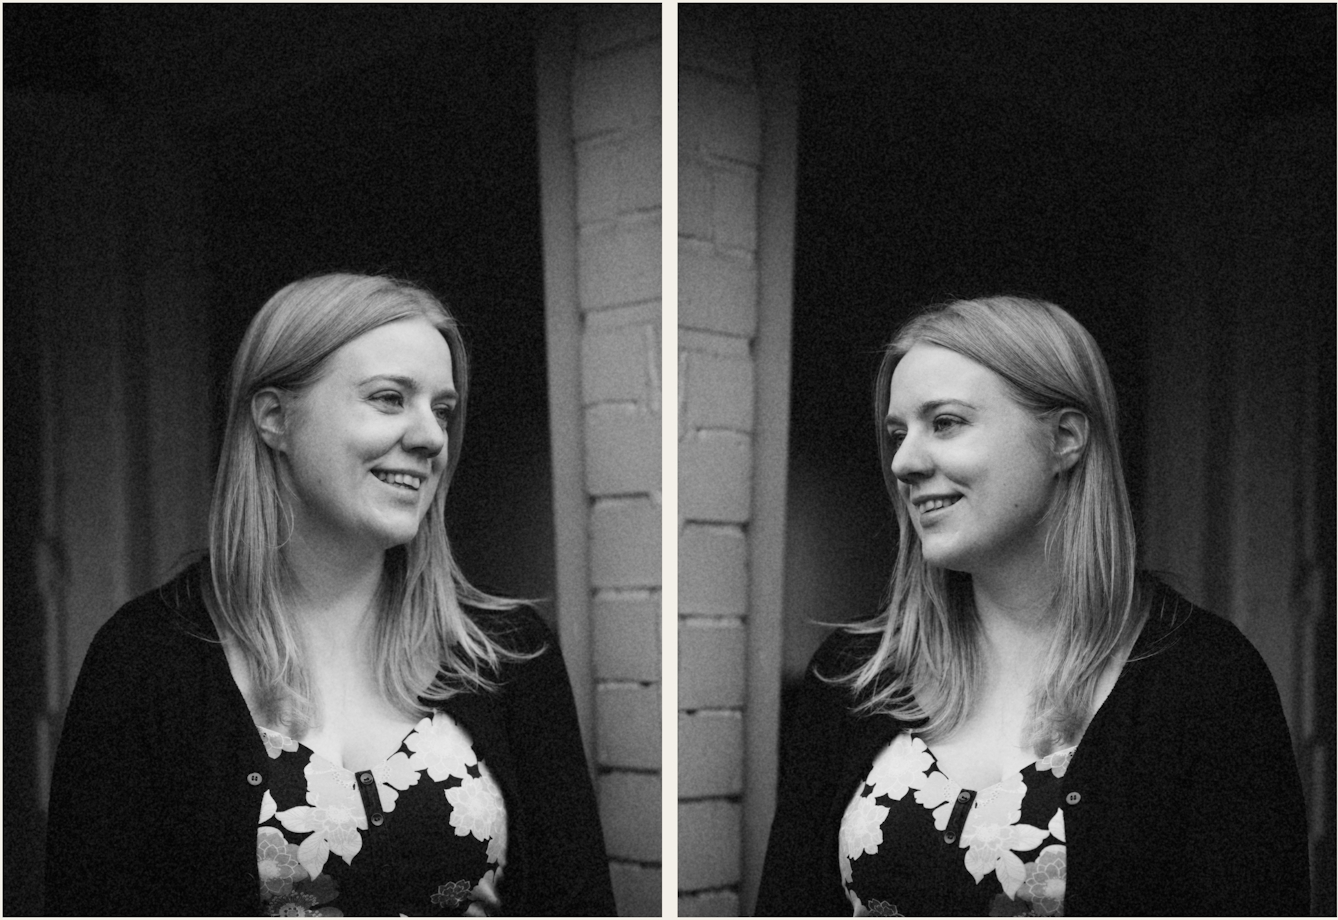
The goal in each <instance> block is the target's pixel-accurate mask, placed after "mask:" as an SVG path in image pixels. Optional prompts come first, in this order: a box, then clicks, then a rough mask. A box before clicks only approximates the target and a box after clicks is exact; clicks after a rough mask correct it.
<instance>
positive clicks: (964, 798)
mask: <svg viewBox="0 0 1338 920" xmlns="http://www.w3.org/2000/svg"><path fill="white" fill-rule="evenodd" d="M970 800H971V793H969V792H963V793H962V794H961V795H959V796H957V801H959V802H969V801H970Z"/></svg>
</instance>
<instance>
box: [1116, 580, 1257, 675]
mask: <svg viewBox="0 0 1338 920" xmlns="http://www.w3.org/2000/svg"><path fill="white" fill-rule="evenodd" d="M1147 595H1148V615H1147V621H1146V623H1145V624H1144V626H1143V632H1142V634H1141V635H1140V636H1139V638H1138V641H1137V642H1136V643H1135V645H1134V650H1133V655H1132V657H1133V658H1135V659H1139V658H1154V657H1157V656H1162V655H1165V656H1167V657H1168V658H1169V659H1173V660H1175V661H1177V662H1179V663H1186V662H1197V663H1199V664H1200V665H1201V666H1203V667H1209V666H1213V665H1216V664H1218V663H1220V662H1221V661H1222V660H1223V659H1227V658H1238V657H1241V656H1250V655H1257V654H1258V653H1257V652H1255V649H1254V646H1253V645H1252V644H1251V643H1250V640H1249V639H1247V638H1246V637H1245V635H1244V634H1243V633H1242V632H1241V631H1240V629H1239V628H1237V626H1236V625H1235V624H1234V623H1232V622H1231V621H1230V620H1227V619H1225V618H1223V617H1220V616H1218V615H1217V614H1215V613H1212V612H1211V611H1208V610H1205V609H1204V608H1202V607H1200V606H1198V605H1197V604H1195V603H1193V602H1191V601H1190V600H1188V599H1187V598H1185V597H1184V596H1183V595H1181V594H1180V593H1179V592H1177V591H1175V590H1174V589H1173V588H1171V587H1169V586H1168V585H1166V584H1165V583H1164V582H1162V581H1160V580H1155V579H1152V580H1149V582H1148V585H1147Z"/></svg>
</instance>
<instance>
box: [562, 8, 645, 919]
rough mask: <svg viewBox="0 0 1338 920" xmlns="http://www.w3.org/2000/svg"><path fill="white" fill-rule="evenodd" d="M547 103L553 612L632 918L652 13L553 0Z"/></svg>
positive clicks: (640, 844)
mask: <svg viewBox="0 0 1338 920" xmlns="http://www.w3.org/2000/svg"><path fill="white" fill-rule="evenodd" d="M538 50H539V55H538V57H539V64H538V66H539V107H540V112H539V118H540V157H541V182H542V186H543V188H542V198H543V209H544V260H545V275H546V281H545V284H546V289H547V291H546V297H547V313H548V343H549V390H550V417H551V424H552V437H553V462H554V471H553V472H554V504H555V521H556V531H557V534H558V546H557V569H558V613H557V617H558V627H559V632H560V638H561V642H562V647H563V650H564V653H565V655H566V658H567V664H568V670H569V671H570V672H571V675H572V683H573V687H574V688H575V690H576V693H577V703H578V706H579V707H580V709H581V715H582V725H583V729H584V732H585V735H586V739H587V744H588V746H589V748H590V749H591V755H592V760H593V762H594V764H595V766H596V770H597V776H596V784H597V789H598V793H599V800H600V814H601V818H602V820H603V825H604V834H605V841H606V843H607V845H608V850H609V856H610V859H611V868H612V873H613V883H614V890H615V894H616V896H617V899H618V906H619V910H620V912H621V913H622V915H624V916H648V915H649V916H659V915H660V913H661V909H660V884H661V883H660V876H661V871H660V858H661V854H660V816H661V806H660V756H661V752H660V667H659V661H660V647H661V637H660V613H659V611H660V586H661V581H660V505H661V501H660V419H661V390H660V370H659V368H660V348H659V340H660V205H661V193H660V188H661V183H660V159H661V157H660V66H661V65H660V11H659V7H658V6H641V7H634V6H605V7H601V6H591V7H581V8H579V9H578V10H575V11H573V10H571V9H567V10H559V11H555V12H554V13H553V14H551V16H550V17H549V18H548V19H547V21H546V22H544V23H543V25H542V27H541V30H540V38H539V49H538Z"/></svg>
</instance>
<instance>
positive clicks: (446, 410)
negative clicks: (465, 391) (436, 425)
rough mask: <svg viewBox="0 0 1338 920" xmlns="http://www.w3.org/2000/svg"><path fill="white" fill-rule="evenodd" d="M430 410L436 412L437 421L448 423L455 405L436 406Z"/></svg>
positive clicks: (453, 413) (453, 412)
mask: <svg viewBox="0 0 1338 920" xmlns="http://www.w3.org/2000/svg"><path fill="white" fill-rule="evenodd" d="M432 411H433V412H435V413H436V414H437V421H439V422H441V424H443V425H447V424H449V423H450V421H451V417H452V416H454V415H455V406H437V407H436V408H435V409H433V410H432Z"/></svg>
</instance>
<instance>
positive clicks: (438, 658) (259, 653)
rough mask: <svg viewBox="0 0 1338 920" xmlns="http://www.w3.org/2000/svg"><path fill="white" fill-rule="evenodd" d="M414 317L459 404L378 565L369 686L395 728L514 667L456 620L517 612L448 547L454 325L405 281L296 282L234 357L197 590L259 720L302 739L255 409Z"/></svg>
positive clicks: (458, 416) (286, 530) (298, 689)
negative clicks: (414, 506) (402, 719)
mask: <svg viewBox="0 0 1338 920" xmlns="http://www.w3.org/2000/svg"><path fill="white" fill-rule="evenodd" d="M415 317H422V318H425V319H427V320H428V321H429V322H430V323H431V324H432V325H433V326H434V327H435V328H436V329H437V330H438V331H440V333H441V335H442V337H443V338H444V339H445V340H446V343H447V346H448V347H449V348H450V353H451V361H452V373H453V377H454V383H455V388H456V390H457V391H458V392H459V403H458V405H457V408H456V411H455V412H454V413H453V414H452V417H451V419H450V422H449V425H448V430H447V439H446V440H447V444H448V448H447V458H446V468H445V471H444V472H443V474H442V477H441V481H440V483H439V485H438V487H437V491H436V494H435V495H434V496H433V497H432V501H431V504H430V506H429V508H428V511H427V514H426V516H425V517H424V519H423V522H422V524H421V525H420V526H419V528H418V533H417V534H416V535H415V537H414V538H413V540H411V541H410V542H409V543H407V544H405V545H403V546H397V547H393V548H391V549H390V550H388V551H387V552H386V558H385V567H384V571H383V576H382V579H381V587H380V589H379V592H378V596H377V603H378V604H379V607H380V609H379V611H378V613H379V615H378V616H377V617H376V619H375V628H374V639H373V641H374V650H373V658H372V660H373V668H374V673H375V677H376V681H377V686H378V689H379V690H380V692H381V694H382V696H383V697H384V698H385V699H386V700H387V701H388V702H390V703H391V704H392V705H393V706H395V707H396V708H397V709H399V710H400V711H402V712H404V713H405V714H408V715H427V714H428V713H429V712H430V711H431V709H430V706H429V705H428V704H430V703H432V702H439V701H441V700H445V699H447V698H449V697H450V696H452V695H454V694H456V693H459V692H461V691H468V690H489V689H492V688H493V687H494V682H493V681H492V679H491V678H490V676H489V675H490V673H491V672H494V671H495V669H496V668H497V666H498V664H499V663H500V662H501V661H502V660H503V659H506V658H511V657H516V656H513V655H512V654H511V653H510V652H508V651H506V650H505V649H503V648H502V647H501V646H499V645H498V644H497V642H496V641H495V640H494V639H493V638H491V637H490V636H489V635H488V633H487V632H486V631H485V630H484V629H483V628H481V627H480V625H479V624H478V623H477V622H475V620H474V619H473V618H471V617H470V616H468V615H466V613H465V612H464V610H463V609H462V607H461V605H462V604H468V605H470V606H472V607H475V608H480V609H485V610H497V609H508V608H511V607H513V606H515V604H514V602H512V601H508V600H506V599H503V598H500V597H495V596H493V595H490V594H485V593H484V592H482V591H479V590H477V589H476V588H474V587H472V586H471V585H470V584H469V582H468V581H467V580H466V578H465V576H464V574H463V573H462V572H461V571H460V568H459V566H458V565H457V564H456V561H455V558H454V557H453V556H452V554H451V548H450V542H449V540H448V539H447V535H446V523H445V518H444V515H445V507H446V492H447V489H448V488H449V485H450V480H451V474H452V473H453V472H454V470H455V466H456V464H457V462H458V461H459V457H460V445H461V442H462V440H463V436H464V424H465V407H466V401H467V397H468V392H469V368H468V362H467V358H466V355H465V348H464V342H463V340H462V339H461V337H460V330H459V327H458V325H457V324H456V322H455V320H454V318H453V317H452V316H451V315H450V314H449V313H448V312H447V311H446V308H445V307H444V306H443V305H442V304H441V302H440V301H439V300H437V299H436V298H435V297H433V296H432V295H431V294H430V293H428V292H427V291H426V290H423V289H422V288H419V287H416V286H414V285H411V284H407V283H405V282H402V281H397V280H395V279H392V278H386V277H379V276H368V275H352V274H330V275H320V276H316V277H312V278H306V279H304V280H301V281H297V282H294V283H292V284H290V285H288V286H287V287H285V288H283V289H282V290H280V291H279V292H278V293H277V294H275V295H274V296H273V297H271V298H270V299H269V300H268V301H267V302H266V303H265V305H264V306H263V307H262V308H261V309H260V312H259V313H257V314H256V316H255V318H254V319H253V320H252V321H251V324H250V326H249V327H248V329H247V331H246V335H245V337H244V338H243V339H242V343H241V346H240V347H239V348H238V350H237V356H236V358H235V359H234V361H233V365H232V374H231V379H230V382H229V389H228V417H227V427H226V430H225V432H224V435H223V446H222V450H221V452H220V458H219V466H218V474H217V477H216V479H215V484H214V498H213V505H212V508H211V510H210V517H209V551H210V566H211V569H212V591H210V590H208V589H206V591H205V597H206V600H207V602H208V606H209V609H210V613H211V615H212V617H213V619H214V622H215V625H216V627H217V628H218V631H219V635H220V637H221V638H222V639H224V640H229V639H230V640H233V641H234V642H235V645H236V647H237V648H238V649H239V650H240V651H241V653H242V657H243V658H244V660H245V662H246V665H247V668H248V672H249V677H250V679H251V686H252V687H253V688H254V699H255V704H256V705H257V709H258V710H259V714H260V715H262V716H263V717H264V718H266V719H269V720H273V721H279V722H284V723H287V724H289V725H295V726H297V727H298V728H301V727H302V726H305V725H307V724H309V721H310V719H311V717H312V715H313V706H312V703H311V687H310V682H309V675H308V671H307V667H306V665H305V663H304V661H303V649H302V644H301V642H300V641H299V639H298V633H297V631H296V625H297V624H296V623H295V622H294V621H293V619H292V615H291V612H290V610H289V607H288V605H287V603H286V602H285V598H286V597H287V596H288V591H289V589H290V587H291V573H290V572H289V571H288V569H287V565H286V563H285V560H284V556H283V553H282V552H281V549H282V547H283V545H284V544H285V543H286V542H287V540H288V537H289V535H290V532H291V527H292V518H291V513H290V512H289V511H288V509H287V508H286V507H285V504H284V495H283V491H282V489H281V487H280V474H279V466H278V458H277V456H276V454H275V452H274V451H273V450H271V449H270V448H269V447H268V446H267V445H266V444H265V443H264V441H263V440H262V439H261V437H260V433H259V431H258V429H257V427H256V424H255V422H254V418H253V416H252V412H251V403H252V399H253V398H254V396H255V395H256V394H257V393H259V392H260V391H261V390H263V389H266V388H276V389H280V390H288V391H291V392H301V391H302V390H304V389H306V388H307V387H309V386H311V385H312V384H313V383H315V382H316V381H317V380H318V379H320V377H321V375H322V374H323V373H324V371H325V368H326V366H327V362H328V361H329V359H330V357H331V356H332V355H333V354H334V353H335V352H336V351H338V350H339V349H340V348H342V347H343V346H344V345H346V344H347V343H349V342H351V341H353V340H354V339H356V338H358V337H359V336H361V335H363V334H364V333H366V332H369V331H371V330H372V329H376V328H378V327H380V326H384V325H386V324H387V323H392V322H395V321H397V320H402V319H408V318H415Z"/></svg>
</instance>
